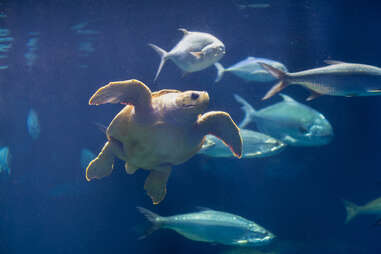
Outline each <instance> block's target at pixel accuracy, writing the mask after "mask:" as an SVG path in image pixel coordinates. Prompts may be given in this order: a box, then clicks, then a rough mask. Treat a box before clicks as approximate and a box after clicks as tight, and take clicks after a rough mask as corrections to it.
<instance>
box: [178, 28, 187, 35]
mask: <svg viewBox="0 0 381 254" xmlns="http://www.w3.org/2000/svg"><path fill="white" fill-rule="evenodd" d="M177 30H179V31H181V32H183V34H184V36H185V35H188V34H189V33H190V32H189V31H188V30H186V29H185V28H178V29H177Z"/></svg>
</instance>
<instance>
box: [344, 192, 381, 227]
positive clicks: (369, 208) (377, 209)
mask: <svg viewBox="0 0 381 254" xmlns="http://www.w3.org/2000/svg"><path fill="white" fill-rule="evenodd" d="M343 203H344V205H345V209H346V211H347V218H346V219H345V223H348V222H349V221H351V220H352V219H353V218H355V217H356V216H357V215H359V214H373V215H378V216H381V198H377V199H375V200H373V201H370V202H368V203H366V204H365V205H363V206H359V205H356V204H355V203H352V202H349V201H346V200H343ZM380 222H381V220H378V221H377V224H378V223H380ZM380 224H381V223H380Z"/></svg>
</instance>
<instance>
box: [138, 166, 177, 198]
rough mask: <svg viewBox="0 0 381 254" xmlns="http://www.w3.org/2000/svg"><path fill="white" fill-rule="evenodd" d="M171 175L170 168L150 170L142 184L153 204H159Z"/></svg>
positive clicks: (165, 192)
mask: <svg viewBox="0 0 381 254" xmlns="http://www.w3.org/2000/svg"><path fill="white" fill-rule="evenodd" d="M170 174H171V168H170V167H166V168H160V170H151V172H150V174H149V175H148V177H147V179H146V182H145V184H144V189H145V190H146V192H147V194H148V196H150V198H151V199H152V202H153V204H155V205H157V204H159V203H160V202H161V201H162V200H163V199H164V197H165V195H166V194H167V181H168V178H169V175H170Z"/></svg>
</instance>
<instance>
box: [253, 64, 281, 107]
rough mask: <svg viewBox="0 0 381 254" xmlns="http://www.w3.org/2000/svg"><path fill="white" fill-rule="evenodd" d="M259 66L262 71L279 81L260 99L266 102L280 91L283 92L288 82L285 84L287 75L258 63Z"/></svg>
mask: <svg viewBox="0 0 381 254" xmlns="http://www.w3.org/2000/svg"><path fill="white" fill-rule="evenodd" d="M259 64H260V65H261V66H262V68H263V69H265V70H266V71H268V72H269V73H270V74H271V75H272V76H274V77H275V78H277V79H279V82H278V83H277V84H276V85H274V86H273V87H272V88H271V89H270V90H269V91H268V92H267V93H266V95H265V96H264V97H263V98H262V100H267V99H268V98H270V97H272V96H274V95H275V94H276V93H278V92H280V91H281V90H283V89H284V88H285V87H287V86H288V82H287V77H288V74H287V73H286V72H284V71H282V70H279V69H277V68H274V67H272V66H271V65H268V64H265V63H262V62H260V63H259Z"/></svg>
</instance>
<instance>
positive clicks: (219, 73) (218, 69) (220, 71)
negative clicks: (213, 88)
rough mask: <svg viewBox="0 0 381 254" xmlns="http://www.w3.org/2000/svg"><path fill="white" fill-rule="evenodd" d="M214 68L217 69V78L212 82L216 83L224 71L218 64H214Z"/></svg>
mask: <svg viewBox="0 0 381 254" xmlns="http://www.w3.org/2000/svg"><path fill="white" fill-rule="evenodd" d="M214 67H216V69H217V77H216V80H214V82H216V83H217V82H219V81H220V80H221V79H222V75H224V72H225V69H224V67H223V66H222V64H220V63H215V64H214Z"/></svg>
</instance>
